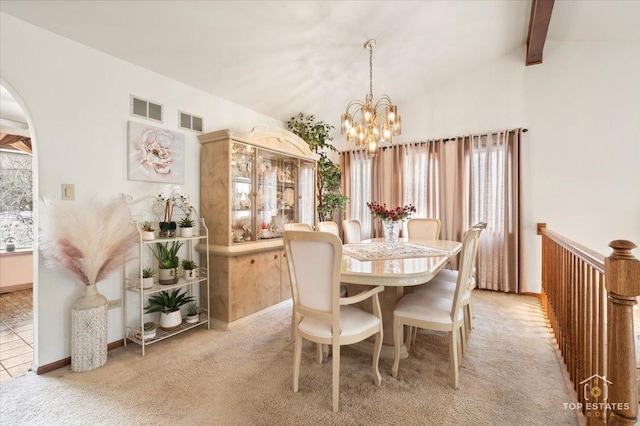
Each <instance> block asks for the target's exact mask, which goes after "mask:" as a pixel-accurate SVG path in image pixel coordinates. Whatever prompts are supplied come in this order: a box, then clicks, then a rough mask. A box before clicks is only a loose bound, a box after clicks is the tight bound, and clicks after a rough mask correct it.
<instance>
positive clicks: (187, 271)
mask: <svg viewBox="0 0 640 426" xmlns="http://www.w3.org/2000/svg"><path fill="white" fill-rule="evenodd" d="M197 267H198V265H196V262H194V261H193V260H189V259H182V269H184V279H185V280H192V279H194V278H195V277H196V268H197Z"/></svg>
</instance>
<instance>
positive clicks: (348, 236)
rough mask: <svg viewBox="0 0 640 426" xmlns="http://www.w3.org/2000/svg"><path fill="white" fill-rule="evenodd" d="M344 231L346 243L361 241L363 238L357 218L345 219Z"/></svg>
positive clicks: (343, 223)
mask: <svg viewBox="0 0 640 426" xmlns="http://www.w3.org/2000/svg"><path fill="white" fill-rule="evenodd" d="M342 232H343V233H344V243H345V244H353V243H359V242H360V241H361V240H362V233H361V230H360V222H358V221H357V220H355V219H347V220H343V221H342Z"/></svg>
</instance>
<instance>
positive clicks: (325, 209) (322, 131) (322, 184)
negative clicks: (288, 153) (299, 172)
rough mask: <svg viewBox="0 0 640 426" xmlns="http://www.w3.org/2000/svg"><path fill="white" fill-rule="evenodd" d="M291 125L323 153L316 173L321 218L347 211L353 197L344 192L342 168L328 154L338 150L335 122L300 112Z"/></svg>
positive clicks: (332, 217)
mask: <svg viewBox="0 0 640 426" xmlns="http://www.w3.org/2000/svg"><path fill="white" fill-rule="evenodd" d="M287 129H289V130H291V132H293V133H294V134H295V135H297V136H299V137H300V138H301V139H302V140H304V141H305V142H306V143H307V144H308V145H309V148H310V149H311V151H313V152H315V153H316V154H318V155H319V156H320V158H319V159H318V163H317V164H318V167H317V174H316V177H317V178H316V194H317V195H318V208H317V210H318V221H319V222H323V221H328V220H334V219H335V218H334V216H335V213H336V212H337V211H338V210H341V211H344V208H345V207H346V205H347V202H348V201H349V199H348V198H347V197H346V196H344V195H342V194H341V193H340V191H341V190H340V184H341V183H340V179H341V177H342V170H341V169H340V166H339V165H337V164H335V163H334V162H333V161H331V159H329V157H328V156H327V150H329V151H334V152H337V151H338V150H337V149H336V147H334V146H333V145H331V144H330V143H329V141H331V140H332V138H331V130H332V129H333V126H332V125H330V124H328V123H325V122H324V121H316V119H315V117H314V116H313V115H305V114H303V113H299V114H298V115H297V116H295V117H291V119H290V120H289V121H287Z"/></svg>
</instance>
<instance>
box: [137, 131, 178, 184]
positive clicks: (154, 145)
mask: <svg viewBox="0 0 640 426" xmlns="http://www.w3.org/2000/svg"><path fill="white" fill-rule="evenodd" d="M127 136H128V137H127V139H128V153H129V170H128V171H129V173H128V178H129V180H142V181H147V182H164V183H184V134H183V133H178V132H173V131H171V130H166V129H160V128H158V127H154V126H149V125H148V124H142V123H136V122H135V121H129V123H128V129H127Z"/></svg>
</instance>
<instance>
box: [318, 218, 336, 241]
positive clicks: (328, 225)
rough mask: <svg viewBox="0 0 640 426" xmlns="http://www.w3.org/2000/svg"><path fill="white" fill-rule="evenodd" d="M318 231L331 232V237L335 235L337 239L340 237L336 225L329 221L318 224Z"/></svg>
mask: <svg viewBox="0 0 640 426" xmlns="http://www.w3.org/2000/svg"><path fill="white" fill-rule="evenodd" d="M318 231H320V232H331V233H332V234H333V235H337V236H338V237H339V236H340V231H339V230H338V224H337V223H335V222H331V221H327V222H318Z"/></svg>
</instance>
